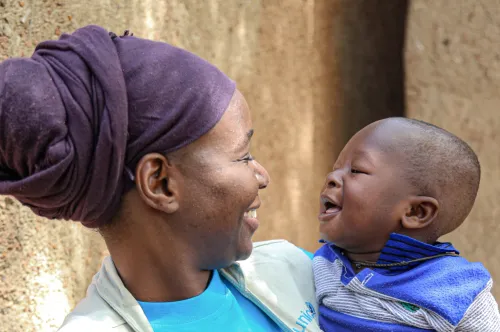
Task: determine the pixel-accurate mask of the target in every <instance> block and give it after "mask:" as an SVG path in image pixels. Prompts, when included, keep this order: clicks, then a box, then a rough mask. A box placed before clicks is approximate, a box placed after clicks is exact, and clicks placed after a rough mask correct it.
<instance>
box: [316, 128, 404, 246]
mask: <svg viewBox="0 0 500 332" xmlns="http://www.w3.org/2000/svg"><path fill="white" fill-rule="evenodd" d="M393 134H395V132H394V131H393V130H391V129H390V128H387V127H386V126H378V125H377V123H375V124H372V125H369V126H368V127H365V128H364V129H362V130H361V131H360V132H358V133H357V134H356V135H355V136H354V137H353V138H352V139H351V140H350V141H349V142H348V143H347V145H346V146H345V147H344V149H343V150H342V152H341V153H340V155H339V157H338V159H337V161H336V162H335V164H334V166H333V170H332V172H331V173H329V174H328V175H327V178H326V182H325V185H324V187H323V190H322V192H321V198H320V213H319V216H318V219H319V221H320V233H321V236H322V238H323V239H324V240H326V241H328V242H333V243H335V244H336V245H337V246H339V247H341V248H343V249H345V250H347V251H350V252H352V253H368V252H375V251H380V250H381V249H382V248H383V247H384V245H385V243H386V242H387V240H388V239H389V235H390V234H391V233H392V232H398V231H399V230H400V229H401V217H402V214H404V208H405V207H404V200H405V199H406V198H407V197H409V195H411V194H412V192H411V186H410V185H408V184H407V182H406V180H405V177H404V175H405V172H406V171H408V170H407V169H405V165H403V163H402V162H401V161H400V160H401V159H402V158H398V153H397V152H396V151H395V149H394V144H392V140H391V137H392V136H391V135H393Z"/></svg>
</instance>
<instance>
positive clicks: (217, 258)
mask: <svg viewBox="0 0 500 332" xmlns="http://www.w3.org/2000/svg"><path fill="white" fill-rule="evenodd" d="M252 134H253V129H252V121H251V118H250V111H249V109H248V105H247V103H246V101H245V99H244V97H243V96H242V95H241V93H240V92H239V91H236V92H235V94H234V96H233V98H232V100H231V103H230V105H229V107H228V109H227V110H226V112H225V114H224V115H223V117H222V118H221V120H220V121H219V122H218V123H217V125H216V126H215V127H214V128H213V129H212V130H211V131H209V132H208V133H207V134H206V135H204V136H203V137H201V138H200V139H198V140H197V141H195V142H194V143H192V144H191V145H189V146H188V148H186V149H184V150H183V151H182V157H181V158H179V160H182V161H183V162H179V163H178V164H177V165H176V167H178V169H179V171H180V173H181V174H182V188H181V190H180V192H181V194H180V198H179V208H178V211H176V212H175V214H176V219H178V220H179V221H181V222H182V223H183V227H184V228H183V231H184V234H186V235H188V238H190V240H191V241H192V245H193V250H195V251H196V255H197V256H198V257H199V259H200V263H201V265H206V266H202V268H204V269H214V268H221V267H225V266H228V265H230V264H232V263H233V262H234V261H236V260H241V259H245V258H247V257H248V256H249V255H250V253H251V252H252V235H253V234H254V232H255V231H256V229H257V227H258V225H259V221H258V219H257V216H256V210H257V209H258V208H259V206H260V204H261V202H260V199H259V190H260V189H264V188H265V187H266V186H267V185H268V183H269V175H268V173H267V171H266V170H265V168H264V167H263V166H262V165H260V164H259V163H258V162H257V161H256V160H254V159H253V158H252V156H251V154H250V140H251V137H252ZM174 164H175V162H174Z"/></svg>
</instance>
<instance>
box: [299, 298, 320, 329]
mask: <svg viewBox="0 0 500 332" xmlns="http://www.w3.org/2000/svg"><path fill="white" fill-rule="evenodd" d="M306 308H307V309H306V310H301V311H300V316H299V318H297V321H296V322H295V324H296V325H297V327H294V328H293V331H294V332H305V331H306V328H307V325H309V323H310V322H312V320H313V319H314V317H316V309H314V306H313V305H312V303H311V302H306ZM299 328H300V329H299Z"/></svg>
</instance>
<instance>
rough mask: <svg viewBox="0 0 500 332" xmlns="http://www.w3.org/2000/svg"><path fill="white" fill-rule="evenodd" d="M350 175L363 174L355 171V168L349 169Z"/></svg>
mask: <svg viewBox="0 0 500 332" xmlns="http://www.w3.org/2000/svg"><path fill="white" fill-rule="evenodd" d="M351 173H352V174H361V173H363V172H361V171H360V170H357V169H355V168H351Z"/></svg>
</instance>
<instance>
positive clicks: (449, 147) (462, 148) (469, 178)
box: [391, 118, 481, 236]
mask: <svg viewBox="0 0 500 332" xmlns="http://www.w3.org/2000/svg"><path fill="white" fill-rule="evenodd" d="M391 119H393V120H395V121H398V122H400V123H401V124H402V125H406V126H408V127H409V128H408V129H409V130H411V129H415V130H412V131H411V140H407V141H405V143H404V145H403V146H402V147H399V148H401V149H402V152H403V155H404V158H405V161H406V162H408V163H409V165H410V166H411V168H412V172H408V174H407V176H408V180H409V182H410V183H411V184H412V185H414V186H415V187H416V188H417V189H418V190H419V191H420V192H421V195H425V196H433V197H435V198H436V199H438V201H439V202H440V207H441V209H440V214H441V217H440V218H439V219H441V220H442V219H445V220H446V221H447V222H445V223H441V225H440V226H439V230H438V232H439V233H440V236H441V235H444V234H447V233H449V232H451V231H453V230H455V229H456V228H457V227H458V226H460V225H461V224H462V222H463V221H464V220H465V219H466V218H467V216H468V215H469V213H470V211H471V210H472V207H473V205H474V201H475V200H476V196H477V193H478V190H479V182H480V178H481V165H480V163H479V159H478V157H477V155H476V153H475V152H474V150H472V148H471V147H470V146H469V145H468V144H467V143H466V142H465V141H463V140H462V139H460V138H459V137H457V136H455V135H453V134H452V133H450V132H448V131H446V130H444V129H443V128H440V127H438V126H435V125H433V124H430V123H427V122H424V121H421V120H416V119H410V118H391Z"/></svg>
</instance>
